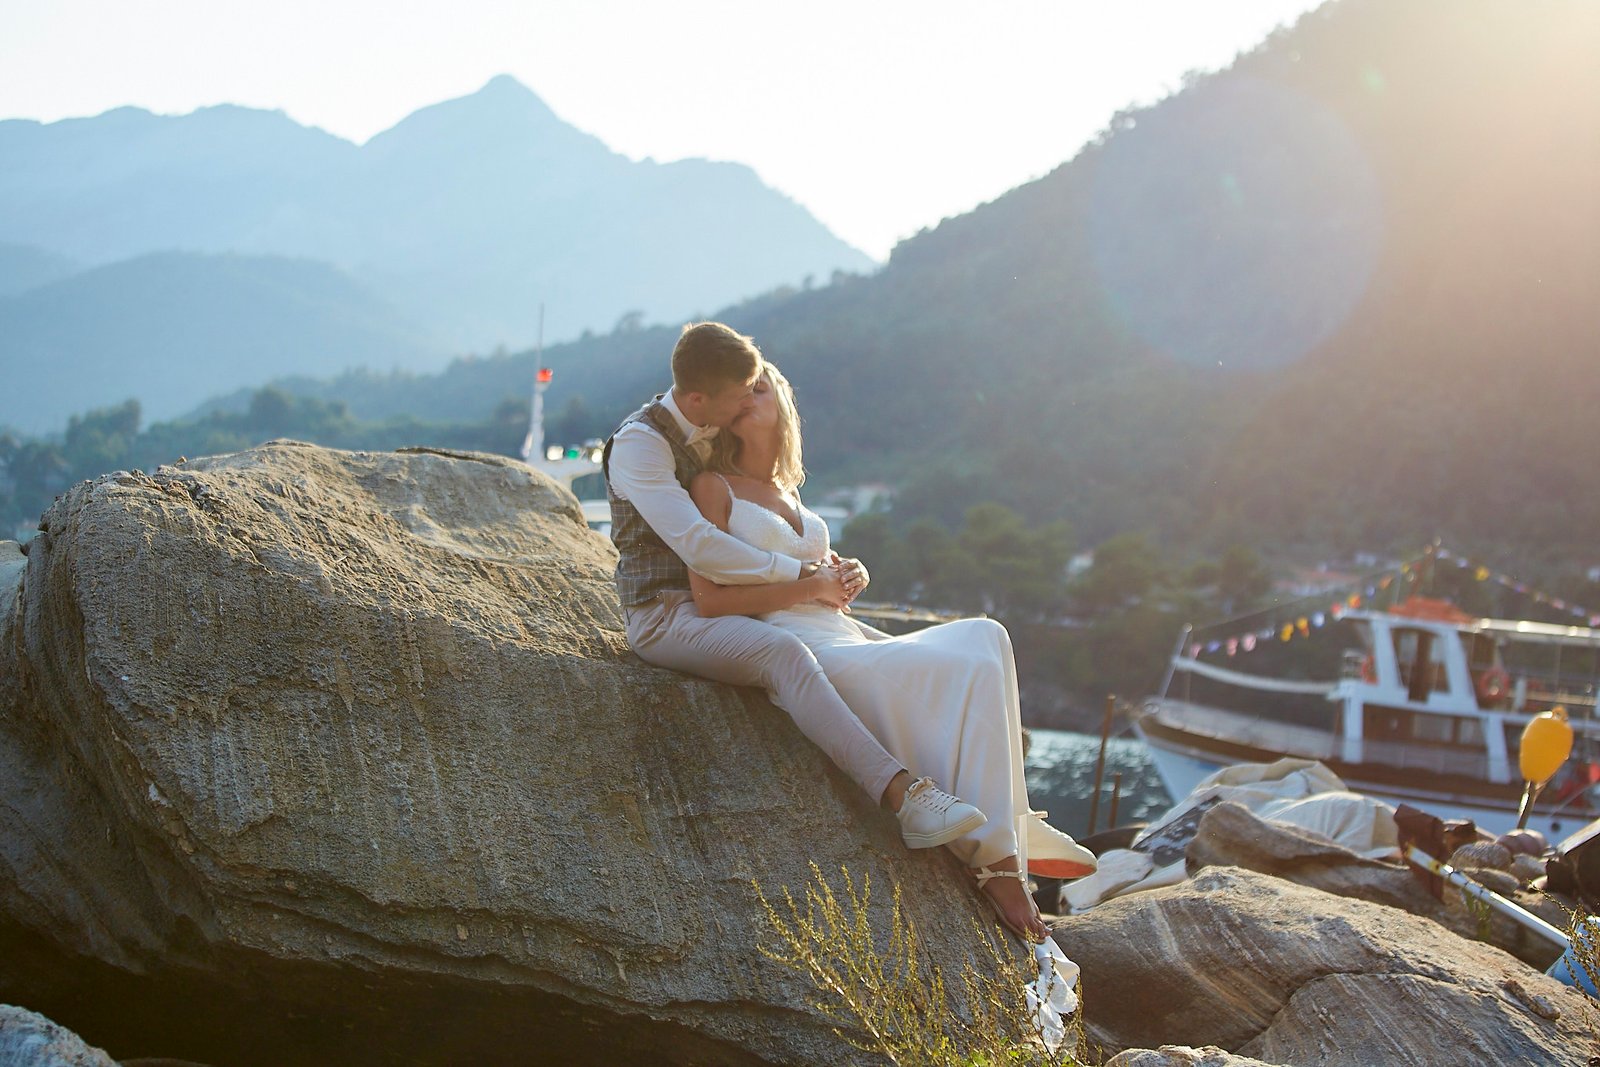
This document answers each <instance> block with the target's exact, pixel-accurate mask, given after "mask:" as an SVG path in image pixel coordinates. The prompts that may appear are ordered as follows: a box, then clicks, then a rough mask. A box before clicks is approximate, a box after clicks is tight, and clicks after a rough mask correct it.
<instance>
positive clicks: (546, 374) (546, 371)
mask: <svg viewBox="0 0 1600 1067" xmlns="http://www.w3.org/2000/svg"><path fill="white" fill-rule="evenodd" d="M555 376H556V372H555V371H553V370H551V369H550V368H549V367H540V368H539V384H540V385H549V384H550V379H551V378H554V377H555Z"/></svg>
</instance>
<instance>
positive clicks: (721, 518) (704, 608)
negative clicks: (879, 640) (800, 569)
mask: <svg viewBox="0 0 1600 1067" xmlns="http://www.w3.org/2000/svg"><path fill="white" fill-rule="evenodd" d="M689 496H690V497H692V498H693V500H694V503H695V506H696V507H698V508H699V509H700V514H702V515H704V516H705V517H706V518H707V519H708V520H709V521H710V522H711V524H712V525H713V526H715V527H716V528H717V529H719V530H721V531H722V532H723V533H727V532H728V513H729V511H730V510H732V508H733V497H732V494H730V493H729V492H728V487H727V485H726V484H725V483H724V482H723V481H722V479H721V478H718V477H717V476H716V475H714V474H709V473H703V474H698V475H696V476H695V479H694V481H692V482H690V483H689ZM810 566H813V565H808V567H810ZM689 589H690V591H691V592H692V593H693V594H694V604H695V609H696V610H697V611H699V612H700V614H701V616H703V617H704V618H708V619H710V618H716V617H717V616H719V615H760V614H762V613H764V612H768V611H782V610H783V609H784V608H792V607H794V606H795V605H796V604H809V603H813V602H819V603H823V604H827V605H828V606H829V607H834V608H842V607H844V606H845V605H846V604H847V603H849V601H850V598H849V595H848V594H847V593H846V592H845V588H844V578H843V575H842V573H841V572H840V570H839V568H837V567H832V566H827V567H817V569H816V570H815V571H814V572H813V573H812V574H811V575H810V576H809V577H805V578H800V579H797V580H796V581H792V582H772V583H770V584H767V585H718V584H717V583H716V582H713V581H712V580H711V579H709V578H706V577H703V576H701V575H699V574H696V573H695V572H694V571H692V570H691V571H690V572H689Z"/></svg>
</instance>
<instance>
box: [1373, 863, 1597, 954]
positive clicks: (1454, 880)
mask: <svg viewBox="0 0 1600 1067" xmlns="http://www.w3.org/2000/svg"><path fill="white" fill-rule="evenodd" d="M1405 855H1406V859H1408V860H1410V861H1411V862H1412V863H1414V864H1416V865H1417V866H1418V867H1421V868H1422V869H1423V870H1427V871H1432V872H1433V873H1434V874H1437V875H1439V876H1440V877H1441V878H1443V879H1444V880H1445V881H1447V882H1449V883H1450V884H1451V885H1453V886H1456V887H1457V888H1459V889H1460V890H1461V891H1462V892H1463V893H1466V894H1467V895H1468V896H1470V897H1472V898H1473V899H1474V900H1480V901H1482V902H1483V903H1485V904H1487V905H1489V907H1491V908H1493V909H1494V910H1495V911H1498V912H1499V913H1500V914H1502V915H1505V916H1507V917H1508V918H1511V919H1514V920H1516V921H1517V922H1518V923H1520V924H1522V925H1523V926H1525V927H1527V928H1528V929H1529V930H1532V931H1533V932H1534V933H1536V934H1538V935H1539V936H1541V937H1543V938H1544V939H1545V940H1547V941H1549V942H1550V943H1551V944H1553V945H1557V946H1559V947H1560V948H1563V949H1568V948H1571V947H1572V941H1571V940H1570V939H1569V938H1568V937H1567V935H1566V934H1565V933H1564V932H1563V931H1561V930H1557V929H1556V928H1555V927H1554V926H1551V925H1550V924H1549V923H1547V922H1545V921H1544V920H1543V919H1541V918H1539V916H1537V915H1535V914H1533V912H1531V911H1528V910H1527V909H1526V908H1523V907H1521V906H1520V905H1518V904H1515V903H1513V902H1512V901H1509V900H1507V899H1506V898H1505V897H1503V896H1501V895H1500V894H1499V893H1496V892H1495V891H1494V890H1492V889H1485V888H1484V887H1483V886H1481V885H1479V884H1478V883H1477V882H1474V881H1473V880H1472V879H1470V878H1468V877H1467V876H1466V875H1464V874H1462V873H1461V872H1460V871H1457V870H1456V869H1455V868H1454V867H1452V866H1450V865H1449V864H1448V863H1442V862H1440V861H1439V860H1436V859H1434V858H1433V857H1432V856H1430V855H1428V854H1427V853H1426V852H1424V851H1422V849H1420V848H1418V847H1417V846H1416V845H1407V846H1406V851H1405Z"/></svg>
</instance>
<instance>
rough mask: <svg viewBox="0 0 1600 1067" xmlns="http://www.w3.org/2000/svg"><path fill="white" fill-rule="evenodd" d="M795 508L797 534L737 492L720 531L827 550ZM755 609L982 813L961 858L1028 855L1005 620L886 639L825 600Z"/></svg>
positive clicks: (821, 534)
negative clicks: (780, 608) (808, 652)
mask: <svg viewBox="0 0 1600 1067" xmlns="http://www.w3.org/2000/svg"><path fill="white" fill-rule="evenodd" d="M729 493H730V495H733V493H732V488H731V487H730V488H729ZM799 516H800V525H801V532H799V533H796V532H795V529H794V527H793V526H791V525H790V524H789V521H788V520H787V519H785V518H784V517H783V516H782V515H779V514H778V513H777V512H775V511H771V510H769V509H768V508H765V507H762V506H761V505H760V504H757V503H755V502H753V501H749V500H742V499H740V498H739V497H738V496H737V495H734V496H733V501H732V504H731V506H730V510H729V514H728V532H729V533H730V534H732V535H733V536H734V537H737V538H739V539H740V540H741V541H745V542H748V543H749V544H752V545H755V546H756V547H757V548H763V549H766V550H767V551H770V552H781V553H783V554H784V555H787V556H792V557H794V558H796V559H821V558H823V557H824V556H826V555H827V554H828V550H829V541H828V526H827V524H826V523H824V522H823V521H822V519H821V518H820V517H818V516H817V515H816V513H814V512H812V511H809V510H807V509H806V507H805V506H804V505H803V504H802V505H800V507H799ZM760 618H761V619H762V620H763V621H764V622H769V623H771V624H772V625H774V626H779V627H782V628H783V629H785V630H788V631H790V632H791V633H793V634H794V635H795V636H796V637H798V638H800V640H801V641H803V642H805V644H806V646H807V647H809V648H810V649H811V650H812V651H813V652H814V653H815V654H816V657H817V661H818V662H819V663H821V664H822V669H823V671H824V672H825V673H826V674H827V676H828V680H829V681H830V682H832V683H833V685H834V688H835V689H837V690H838V691H839V695H840V696H841V697H843V698H844V702H845V703H846V704H848V705H849V706H850V710H852V711H854V712H855V713H856V715H857V717H859V718H860V719H861V721H862V723H863V724H864V725H865V726H866V727H867V729H868V730H870V731H872V733H873V735H874V736H875V737H877V739H878V741H879V743H880V744H882V745H883V747H884V748H885V749H887V750H888V751H889V754H890V755H892V756H894V757H895V758H896V759H898V760H900V761H901V762H902V763H903V764H905V767H906V769H907V770H908V771H910V772H911V775H912V777H920V776H922V775H927V776H929V777H931V778H932V779H933V780H934V781H935V782H937V783H938V784H939V786H940V787H941V788H943V789H945V790H947V791H949V792H952V793H954V794H955V795H956V796H958V797H960V798H961V799H963V800H965V801H967V802H969V803H971V804H975V805H977V807H978V808H979V810H981V811H982V812H983V813H984V814H985V815H987V816H988V817H989V821H988V822H987V823H985V824H984V825H983V826H981V827H979V828H978V829H977V830H975V831H973V833H971V834H970V835H968V836H966V837H962V838H958V839H956V840H955V841H953V842H951V843H950V845H949V847H950V849H951V850H952V851H954V852H955V854H956V856H957V857H958V858H959V859H960V860H961V861H962V862H963V863H965V864H966V865H967V866H969V867H978V866H985V865H988V864H992V863H994V862H995V861H996V860H1000V859H1003V858H1005V857H1006V856H1011V855H1016V856H1017V857H1018V860H1019V862H1021V863H1023V864H1026V862H1027V856H1026V855H1024V854H1022V851H1021V848H1020V847H1019V846H1022V845H1024V844H1025V841H1026V835H1024V834H1021V833H1019V831H1020V830H1021V829H1022V825H1023V824H1022V822H1021V820H1022V819H1024V818H1026V817H1027V815H1028V789H1027V784H1026V782H1025V780H1024V778H1023V767H1022V716H1021V710H1020V705H1019V700H1018V696H1017V671H1016V664H1015V662H1014V658H1013V655H1012V651H1011V638H1010V635H1008V634H1007V633H1006V630H1005V627H1003V626H1001V625H1000V624H999V623H997V622H995V621H994V620H992V619H962V620H960V621H957V622H947V623H943V624H941V625H939V626H931V627H929V628H927V629H925V630H919V631H917V632H916V633H912V634H906V635H904V636H900V637H890V636H888V635H887V634H884V633H882V632H880V631H878V630H874V629H873V628H872V627H870V626H865V625H863V624H861V623H859V622H857V621H856V620H855V619H853V618H851V617H850V616H848V615H845V614H842V613H841V612H838V611H834V610H833V609H832V608H826V607H822V606H821V605H803V606H799V607H794V608H789V609H787V610H784V611H774V612H768V613H767V614H765V615H762V616H760ZM1023 869H1026V867H1024V868H1023Z"/></svg>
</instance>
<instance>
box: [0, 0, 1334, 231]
mask: <svg viewBox="0 0 1600 1067" xmlns="http://www.w3.org/2000/svg"><path fill="white" fill-rule="evenodd" d="M1316 6H1317V2H1316V0H1217V2H1213V3H1196V2H1195V0H1098V2H1096V3H1083V2H1076V0H1054V2H1046V0H999V2H994V0H991V2H989V3H982V4H979V3H953V2H944V0H914V2H902V0H850V2H841V0H808V2H805V3H795V2H766V0H677V2H672V3H661V2H650V0H629V2H624V0H520V2H518V0H454V2H452V3H449V4H443V3H421V2H416V0H381V2H380V0H276V2H274V3H270V4H269V3H263V2H262V0H252V2H251V3H249V4H244V3H236V2H233V0H161V2H160V3H159V4H141V3H129V2H128V0H0V118H34V119H42V120H46V121H49V120H54V119H59V118H64V117H68V116H74V115H93V114H98V113H99V112H101V111H104V110H107V109H108V108H112V107H117V106H120V105H123V104H135V105H138V106H140V107H144V108H148V109H150V110H152V111H157V112H163V113H183V112H187V111H191V110H193V109H194V108H196V107H200V106H204V105H207V104H216V103H236V104H245V105H248V106H251V107H261V108H276V109H281V110H283V111H285V112H287V113H288V114H289V115H290V116H291V117H293V118H294V119H296V120H298V121H300V122H303V123H307V124H309V125H314V126H321V127H322V128H324V129H326V130H329V131H330V132H333V133H336V134H338V135H340V136H342V137H347V138H349V139H351V140H355V141H364V140H366V139H367V138H368V137H371V136H372V135H373V134H375V133H377V132H379V131H380V130H383V129H386V128H387V127H389V126H391V125H393V124H394V123H395V122H397V121H399V120H400V119H401V118H403V117H404V116H405V115H407V114H408V113H410V112H411V111H414V110H415V109H417V108H419V107H422V106H425V105H427V104H432V103H437V102H438V101H440V100H444V99H448V98H450V97H454V96H461V95H464V94H466V93H470V92H473V91H475V90H476V89H478V88H479V87H480V86H482V84H483V83H484V82H486V81H488V80H489V78H491V77H492V76H494V75H495V74H500V73H509V74H511V75H513V76H515V77H516V78H517V79H518V80H519V81H521V82H522V83H523V84H525V85H527V86H528V87H529V88H530V89H532V90H533V91H534V92H536V93H538V94H539V95H540V96H541V97H543V98H544V100H545V101H546V102H547V103H548V104H549V105H550V106H551V107H552V108H553V109H554V110H555V111H556V113H557V114H559V115H560V116H561V117H562V118H564V119H566V120H567V121H569V122H571V123H573V124H574V125H576V126H578V127H580V128H582V129H584V130H586V131H588V132H589V133H592V134H594V135H596V136H598V137H599V138H600V139H601V140H603V141H605V142H606V143H607V144H609V145H610V146H611V147H612V148H614V149H616V150H617V151H619V152H623V153H625V154H627V155H629V156H632V157H634V158H643V157H646V156H651V157H654V158H655V159H657V160H661V161H667V160H674V159H681V158H684V157H690V156H704V157H708V158H712V159H728V160H736V161H739V162H742V163H747V164H749V165H750V166H752V167H754V168H755V169H756V171H757V172H758V173H759V174H760V175H761V177H762V178H763V179H764V180H765V181H767V182H768V183H769V184H771V185H773V186H775V187H777V188H778V189H781V190H782V191H783V192H785V193H787V194H789V195H790V196H792V197H794V198H795V199H796V200H798V201H800V202H801V203H802V204H804V205H805V206H806V207H808V208H810V209H811V211H812V212H813V213H814V214H815V215H817V217H818V218H820V219H821V220H822V221H823V222H824V223H825V224H827V225H828V226H829V227H831V228H832V229H833V230H834V232H836V233H838V234H839V235H840V236H841V237H843V238H845V239H846V240H848V241H850V242H851V243H853V244H855V245H857V246H858V247H860V248H861V249H863V250H864V251H866V252H867V253H868V254H870V255H872V256H874V257H877V258H880V259H881V258H883V257H885V256H886V255H887V254H888V251H889V249H890V248H891V247H892V246H893V245H894V243H895V242H896V241H897V240H899V239H900V238H902V237H906V236H909V235H911V234H913V233H915V232H916V231H917V230H919V229H921V228H922V227H924V226H930V225H933V224H935V223H937V222H938V221H939V220H940V219H941V218H943V217H945V216H948V215H955V214H960V213H962V212H964V211H967V210H969V209H971V208H972V207H974V206H976V205H977V204H979V203H982V202H983V201H985V200H991V199H993V198H994V197H996V196H999V195H1000V194H1001V193H1003V192H1005V191H1006V190H1007V189H1010V188H1013V187H1015V186H1017V185H1019V184H1021V183H1023V182H1025V181H1027V180H1029V179H1030V178H1035V177H1038V176H1040V175H1042V174H1044V173H1046V172H1048V171H1049V170H1051V169H1052V168H1054V167H1055V166H1056V165H1058V164H1060V163H1062V162H1064V161H1065V160H1067V159H1069V158H1070V157H1071V156H1072V155H1073V154H1074V153H1075V152H1076V151H1077V149H1078V147H1079V146H1080V145H1081V144H1082V143H1083V142H1084V141H1085V140H1086V139H1087V138H1089V137H1090V136H1092V135H1093V134H1094V133H1095V132H1096V131H1097V130H1099V129H1101V128H1102V127H1103V126H1104V125H1105V124H1106V122H1107V120H1108V119H1109V118H1110V116H1111V115H1112V114H1113V113H1114V112H1116V111H1117V110H1119V109H1120V108H1123V107H1126V106H1128V105H1129V104H1133V103H1145V102H1149V101H1152V100H1155V99H1159V98H1160V97H1161V96H1163V95H1165V94H1166V93H1168V92H1169V91H1171V90H1173V89H1175V88H1176V87H1177V86H1178V85H1179V84H1180V81H1181V78H1182V76H1183V74H1184V72H1185V71H1190V70H1211V69H1215V68H1217V67H1220V66H1224V65H1226V64H1227V63H1228V62H1229V61H1230V60H1231V59H1232V58H1233V57H1234V55H1235V54H1236V53H1238V52H1240V51H1242V50H1246V49H1248V48H1250V47H1251V46H1252V45H1254V44H1255V43H1256V42H1257V41H1259V40H1260V39H1261V38H1262V37H1263V36H1265V35H1266V34H1267V33H1268V32H1270V30H1271V29H1272V28H1273V27H1274V26H1276V25H1278V24H1280V23H1287V22H1292V21H1293V20H1294V19H1295V18H1297V17H1298V16H1299V15H1300V14H1301V13H1302V12H1304V11H1306V10H1309V9H1311V8H1313V7H1316ZM0 164H3V161H0Z"/></svg>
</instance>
